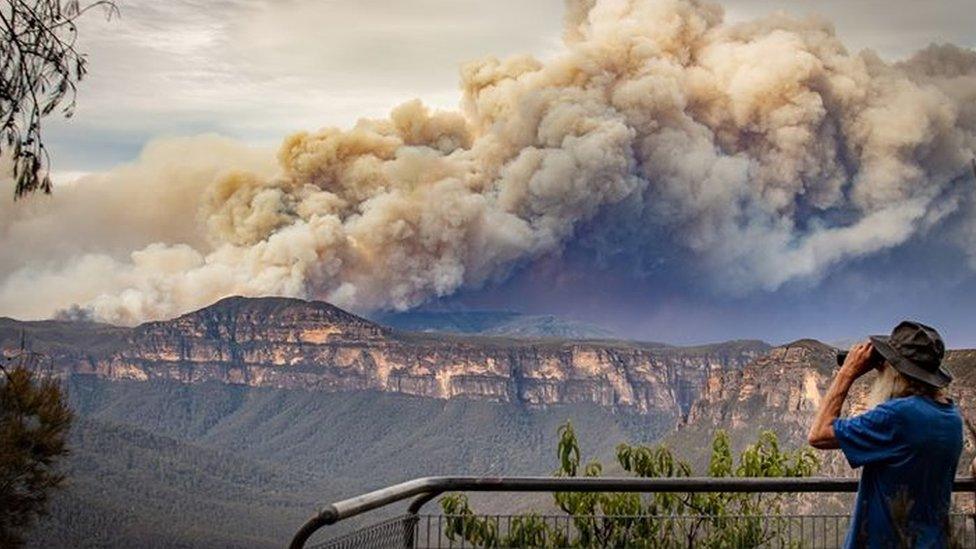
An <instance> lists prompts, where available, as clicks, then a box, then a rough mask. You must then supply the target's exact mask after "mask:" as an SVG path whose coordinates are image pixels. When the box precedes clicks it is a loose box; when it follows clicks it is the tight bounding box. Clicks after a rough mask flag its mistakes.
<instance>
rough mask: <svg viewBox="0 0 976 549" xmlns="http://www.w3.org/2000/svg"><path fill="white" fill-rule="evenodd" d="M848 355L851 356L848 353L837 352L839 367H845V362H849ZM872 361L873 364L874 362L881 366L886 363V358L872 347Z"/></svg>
mask: <svg viewBox="0 0 976 549" xmlns="http://www.w3.org/2000/svg"><path fill="white" fill-rule="evenodd" d="M848 354H849V353H848V351H837V365H838V366H843V365H844V361H845V360H847V355H848ZM870 360H871V362H873V363H875V364H881V363H882V362H884V357H883V356H881V354H880V353H878V350H877V349H875V348H873V347H872V348H871V358H870Z"/></svg>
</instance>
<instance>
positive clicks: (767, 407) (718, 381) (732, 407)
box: [674, 340, 976, 476]
mask: <svg viewBox="0 0 976 549" xmlns="http://www.w3.org/2000/svg"><path fill="white" fill-rule="evenodd" d="M945 364H946V367H947V368H948V369H949V370H950V371H951V372H952V373H953V376H954V378H955V380H954V381H953V383H952V384H951V385H950V387H949V396H950V397H952V398H953V399H954V400H956V402H957V403H958V404H959V406H960V409H961V410H962V413H963V415H964V416H965V417H971V418H972V417H976V416H974V415H973V414H974V413H976V401H974V397H976V351H972V350H959V351H949V352H948V354H947V356H946V361H945ZM836 370H837V363H836V350H835V349H833V348H832V347H829V346H827V345H824V344H823V343H820V342H817V341H813V340H801V341H797V342H794V343H790V344H788V345H784V346H782V347H776V348H774V349H772V350H770V351H769V352H768V353H766V354H765V355H763V356H761V357H760V358H758V359H756V360H754V361H752V362H751V363H749V364H748V365H746V366H745V367H744V368H742V369H739V370H724V371H718V370H715V371H712V372H711V374H710V375H709V377H708V379H707V381H706V382H705V384H704V388H703V389H702V393H701V398H700V399H698V400H697V401H696V402H695V403H694V404H693V405H692V407H691V410H690V411H689V413H688V415H687V418H686V421H685V422H684V423H683V424H682V425H681V427H680V429H679V431H678V433H677V434H676V435H675V437H674V438H675V443H676V444H680V445H689V444H703V443H705V441H706V440H708V439H709V437H710V436H711V434H712V433H713V432H714V430H715V429H719V428H722V429H727V430H729V431H731V432H732V434H733V440H737V441H740V442H741V441H752V440H755V437H756V435H757V434H758V432H759V430H761V429H771V430H773V431H776V432H777V434H778V435H779V437H780V441H781V442H783V443H785V444H786V445H787V446H790V447H800V446H803V445H805V444H806V436H807V432H808V430H809V428H810V424H811V422H812V421H813V416H814V414H815V413H816V410H817V408H818V407H819V405H820V400H821V398H822V397H823V396H824V395H825V393H826V391H827V388H828V386H829V385H830V382H831V380H832V377H833V374H834V373H835V372H836ZM873 380H874V374H873V373H869V374H868V375H866V376H865V377H864V378H862V379H861V380H858V381H857V382H856V383H855V384H854V386H853V387H852V389H851V394H850V396H849V398H848V403H847V405H846V406H845V409H844V411H843V414H844V415H853V414H858V413H861V412H863V411H864V410H865V408H866V400H867V392H868V388H869V387H870V385H871V382H872V381H873ZM967 445H970V441H969V440H968V436H967ZM822 457H823V458H824V463H823V468H822V473H823V474H833V475H841V476H844V475H851V474H852V473H851V469H850V468H849V467H848V466H847V464H846V463H845V462H844V461H843V457H842V456H841V455H840V452H829V453H825V454H822ZM964 461H966V460H964ZM966 463H968V461H966Z"/></svg>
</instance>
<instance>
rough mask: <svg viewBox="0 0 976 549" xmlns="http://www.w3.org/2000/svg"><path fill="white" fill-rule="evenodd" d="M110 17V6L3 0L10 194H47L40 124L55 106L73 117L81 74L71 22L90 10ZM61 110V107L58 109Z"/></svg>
mask: <svg viewBox="0 0 976 549" xmlns="http://www.w3.org/2000/svg"><path fill="white" fill-rule="evenodd" d="M96 7H98V8H102V9H104V11H105V13H106V15H107V16H108V17H111V16H113V15H115V14H117V13H118V9H117V8H116V6H115V4H114V3H113V2H111V1H108V0H99V1H96V2H92V3H90V4H87V5H85V6H82V5H80V4H79V2H78V0H5V1H4V2H3V4H2V5H0V33H2V40H0V157H2V156H3V155H4V153H6V154H7V155H9V156H10V157H11V158H12V160H13V172H14V173H13V175H14V180H15V181H16V187H15V191H14V192H15V194H16V196H22V195H24V194H26V193H30V192H34V191H36V190H38V189H40V190H42V191H44V192H46V193H49V192H51V179H50V177H49V175H48V174H47V173H46V168H47V166H48V165H49V164H50V159H49V157H48V153H47V150H46V149H45V147H44V143H43V142H42V140H41V119H42V118H44V117H45V116H47V115H49V114H51V113H52V112H54V110H55V109H57V108H58V107H59V106H61V112H62V114H64V116H65V117H70V116H71V115H72V114H73V112H74V107H75V96H76V84H77V82H79V81H81V79H82V78H84V76H85V73H86V71H87V67H86V64H87V59H86V58H85V54H83V53H80V52H79V51H78V50H77V49H75V43H76V41H77V39H78V27H77V26H76V24H75V21H76V20H77V19H78V17H80V16H81V15H82V14H84V13H85V12H86V11H88V10H90V9H92V8H96ZM62 105H63V106H62Z"/></svg>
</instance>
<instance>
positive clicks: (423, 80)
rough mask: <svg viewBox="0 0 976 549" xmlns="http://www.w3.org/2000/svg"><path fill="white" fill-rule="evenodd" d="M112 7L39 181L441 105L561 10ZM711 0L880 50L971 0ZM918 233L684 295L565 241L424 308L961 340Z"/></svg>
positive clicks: (967, 273) (549, 2)
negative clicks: (722, 291) (848, 259)
mask: <svg viewBox="0 0 976 549" xmlns="http://www.w3.org/2000/svg"><path fill="white" fill-rule="evenodd" d="M118 3H119V7H120V9H121V12H122V15H121V17H120V18H118V19H115V20H112V21H109V22H106V21H104V20H102V19H101V18H100V17H99V16H98V15H97V14H95V13H92V14H91V15H89V16H88V17H87V18H86V20H85V21H84V24H83V25H82V28H81V33H82V39H81V47H82V49H83V50H85V51H87V52H88V53H89V54H90V75H89V77H88V78H87V79H86V80H85V81H84V82H83V83H82V86H81V88H80V92H79V98H78V103H79V106H78V109H77V112H76V115H75V117H74V118H72V119H71V120H69V121H63V120H55V119H51V120H49V121H48V125H47V126H46V129H45V132H46V138H47V140H48V144H49V146H50V148H51V152H52V157H53V169H54V171H55V175H56V177H55V179H56V182H58V181H61V182H68V181H70V180H72V179H74V178H76V177H77V176H78V175H80V174H84V173H89V172H93V171H100V170H104V169H107V168H110V167H112V166H116V165H118V164H120V163H124V162H127V161H130V160H132V159H134V158H136V156H137V155H138V153H139V151H140V149H141V148H142V147H143V146H144V145H145V144H146V143H147V142H148V141H149V140H152V139H154V138H159V137H171V136H186V135H196V134H201V133H216V134H220V135H225V136H229V137H232V138H235V139H237V140H241V141H243V142H245V143H248V144H253V145H258V146H267V147H275V146H277V145H278V143H280V142H281V139H282V138H283V137H285V136H286V135H288V134H289V133H291V132H294V131H297V130H314V129H317V128H320V127H323V126H339V127H348V126H350V125H351V124H353V123H354V122H355V121H356V120H357V119H358V118H360V117H381V116H385V115H386V114H388V113H389V111H390V109H391V108H392V107H393V106H395V105H397V104H399V103H402V102H404V101H406V100H409V99H412V98H420V99H422V100H423V101H424V102H425V103H427V104H428V105H432V106H434V107H440V108H454V107H456V106H457V103H458V100H459V96H460V94H459V92H458V89H457V83H458V70H459V66H460V65H461V64H462V63H463V62H465V61H467V60H471V59H474V58H478V57H481V56H486V55H493V56H498V57H503V56H507V55H510V54H515V53H530V54H533V55H535V56H537V57H539V58H542V59H545V58H547V57H550V56H552V55H554V54H555V53H556V52H557V51H559V47H560V34H561V30H562V12H563V4H562V1H561V0H531V1H525V0H494V1H491V2H485V1H483V0H482V1H474V0H397V1H380V0H252V1H248V0H167V1H165V2H159V1H150V0H119V2H118ZM724 6H725V8H726V15H727V19H728V20H732V21H737V20H745V19H749V18H753V17H757V16H761V15H763V14H765V13H768V12H771V11H774V10H786V11H788V12H791V13H793V14H796V15H800V16H811V17H821V18H824V19H826V20H829V21H832V22H833V23H834V25H835V26H836V29H837V32H838V34H839V35H840V36H841V38H842V39H843V41H844V42H845V43H846V44H847V45H848V46H849V47H850V48H851V49H853V50H860V49H864V48H870V49H873V50H875V51H876V52H878V53H879V54H880V55H881V56H882V57H884V58H886V59H889V60H896V59H899V58H903V57H906V56H908V55H909V54H911V53H912V52H914V51H915V50H917V49H919V48H922V47H924V46H926V45H928V44H931V43H945V42H951V43H955V44H957V45H961V46H966V47H976V34H974V33H973V29H974V28H976V9H973V4H972V0H966V1H964V0H949V1H939V2H931V1H917V0H885V1H882V0H846V1H845V0H827V1H819V2H813V1H803V0H775V1H769V0H732V1H729V2H725V3H724ZM933 240H935V241H937V240H938V239H937V238H935V239H933ZM929 244H932V242H916V243H914V245H915V246H917V247H918V250H915V251H912V250H908V251H907V252H906V250H905V249H900V250H896V251H894V252H892V253H890V254H887V255H886V256H882V257H874V258H872V260H871V262H869V263H862V264H857V263H855V264H853V265H851V266H849V268H845V269H843V270H840V271H838V272H836V273H834V274H832V275H831V276H830V277H828V278H827V279H825V280H822V281H817V282H816V287H810V286H809V285H803V284H794V285H786V286H784V287H783V288H781V289H780V290H778V291H776V292H773V293H766V294H753V295H750V296H747V297H745V298H735V297H728V296H722V295H710V294H707V293H701V292H699V291H698V290H696V289H695V286H694V285H687V286H683V285H682V284H683V283H682V281H681V280H680V278H674V277H671V278H668V279H661V280H653V279H651V280H642V281H640V283H639V284H633V283H631V281H628V280H626V279H625V277H623V278H622V277H621V276H620V275H619V273H615V272H607V271H605V270H604V271H599V270H596V271H594V270H592V269H590V265H587V264H586V259H585V257H584V258H583V259H579V260H578V261H577V263H576V264H575V266H574V263H573V253H572V250H570V251H569V253H568V256H569V261H567V262H566V263H560V264H559V266H558V272H552V267H551V266H547V265H546V264H545V262H542V263H540V264H537V265H534V266H532V267H531V268H529V269H527V270H525V271H523V272H522V273H521V274H519V275H518V276H515V277H513V278H512V279H510V280H509V281H508V282H506V283H505V284H504V285H503V286H501V287H495V288H489V289H488V290H483V291H478V292H466V293H462V294H460V295H456V296H453V297H452V298H450V299H449V300H447V302H446V303H441V304H435V305H437V306H440V305H443V306H449V307H452V306H462V307H480V308H509V309H513V308H514V309H520V310H525V311H527V312H534V313H550V312H551V313H558V314H563V315H565V316H570V317H576V318H580V319H583V320H589V321H594V322H597V323H600V324H603V325H605V326H608V327H611V328H613V329H616V330H618V332H619V333H622V334H623V335H627V336H631V337H638V338H644V339H655V340H664V341H671V342H686V343H691V342H700V341H709V340H718V339H727V338H736V337H755V338H763V339H766V340H768V341H772V342H782V341H787V340H790V339H794V338H797V337H802V336H808V335H809V336H814V337H819V338H821V339H824V340H828V341H829V340H837V339H847V338H849V337H857V336H858V335H860V334H863V333H866V332H878V331H884V330H886V329H887V327H888V326H889V325H890V324H892V323H893V321H894V320H897V318H898V317H901V316H922V317H926V315H928V317H932V316H937V317H939V320H940V321H942V322H944V323H945V325H946V330H947V332H948V334H949V335H950V338H951V339H950V343H952V342H953V341H954V342H955V343H956V346H958V345H976V336H974V335H973V334H976V324H974V322H973V320H972V319H969V316H970V315H968V314H967V312H968V311H971V310H972V308H973V307H976V297H974V296H976V279H974V276H973V274H972V271H971V270H969V269H968V268H964V267H962V266H961V263H960V262H959V261H957V260H953V261H949V260H947V259H946V258H948V257H950V256H953V255H958V250H957V249H956V248H951V249H950V248H940V247H939V246H938V245H937V244H938V243H937V242H936V245H935V246H929ZM909 252H911V253H912V254H914V255H908V256H906V254H907V253H909ZM925 254H929V256H930V257H931V258H933V261H932V263H931V265H942V264H951V265H955V266H956V267H953V268H952V269H938V270H933V269H928V270H926V268H925V267H924V266H920V265H921V262H917V263H915V264H913V266H910V267H907V266H906V265H905V263H904V258H905V257H910V258H911V259H913V260H914V259H917V258H919V257H925ZM930 271H931V272H930ZM882 273H883V274H882ZM580 288H589V289H591V290H592V291H588V292H585V293H581V292H580ZM940 288H941V290H940ZM933 290H935V291H933ZM930 294H931V295H930ZM893 295H897V296H898V298H897V299H892V296H893ZM2 312H3V311H0V313H2ZM936 312H938V314H936ZM926 318H927V317H926Z"/></svg>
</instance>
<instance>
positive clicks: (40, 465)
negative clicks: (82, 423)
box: [0, 344, 72, 547]
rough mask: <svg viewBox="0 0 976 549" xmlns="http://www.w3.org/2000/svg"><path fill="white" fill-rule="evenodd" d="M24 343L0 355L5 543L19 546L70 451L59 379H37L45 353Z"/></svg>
mask: <svg viewBox="0 0 976 549" xmlns="http://www.w3.org/2000/svg"><path fill="white" fill-rule="evenodd" d="M24 347H25V346H24V345H23V344H22V345H21V350H20V352H19V353H16V354H14V355H13V356H4V357H0V361H2V362H0V510H2V511H0V547H19V546H21V545H22V544H23V543H24V538H25V536H26V534H27V532H28V530H29V528H30V527H31V525H32V524H33V523H34V521H35V520H36V519H37V518H38V517H40V516H41V515H43V514H44V513H45V512H46V510H47V500H48V497H49V495H50V493H51V491H52V490H53V489H55V488H57V487H58V486H60V485H61V484H62V483H63V482H64V475H63V474H62V473H61V472H59V471H58V469H57V465H58V461H59V459H60V458H62V457H64V456H65V455H66V454H67V453H68V448H67V445H66V438H67V435H68V429H69V427H70V426H71V418H72V415H71V411H70V410H69V409H68V405H67V402H66V399H65V396H64V393H63V392H62V390H61V388H60V386H59V385H58V383H57V381H56V380H54V379H51V378H46V379H38V378H37V377H36V373H37V371H38V370H39V369H40V367H42V366H43V363H44V360H46V357H44V356H43V355H39V354H37V353H32V352H30V351H28V350H26V349H25V348H24Z"/></svg>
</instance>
